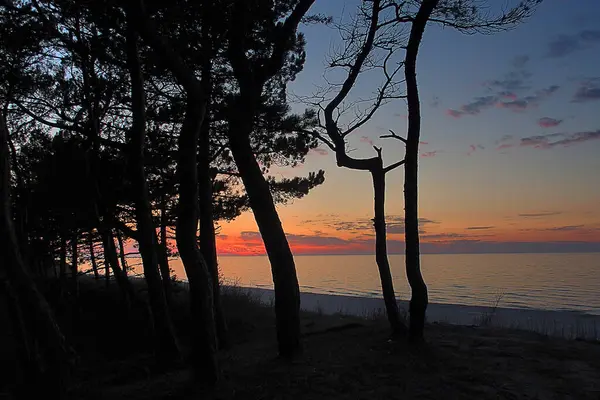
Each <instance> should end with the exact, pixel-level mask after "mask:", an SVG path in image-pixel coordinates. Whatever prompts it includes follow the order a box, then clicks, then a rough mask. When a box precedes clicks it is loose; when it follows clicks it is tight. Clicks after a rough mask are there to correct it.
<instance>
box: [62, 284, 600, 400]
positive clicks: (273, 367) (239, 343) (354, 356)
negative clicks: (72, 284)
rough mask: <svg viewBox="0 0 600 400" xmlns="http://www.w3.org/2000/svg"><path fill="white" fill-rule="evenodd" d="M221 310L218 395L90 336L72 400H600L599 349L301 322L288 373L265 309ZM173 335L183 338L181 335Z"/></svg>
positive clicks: (248, 305) (232, 300) (538, 338)
mask: <svg viewBox="0 0 600 400" xmlns="http://www.w3.org/2000/svg"><path fill="white" fill-rule="evenodd" d="M224 306H225V310H226V311H227V312H228V322H229V327H230V330H231V338H232V342H233V343H232V348H231V349H230V350H227V351H222V352H220V354H219V359H220V366H221V370H222V377H221V380H220V382H219V384H218V385H217V387H216V388H215V389H214V390H206V389H203V388H201V387H199V386H198V385H196V384H194V382H195V381H196V380H195V379H194V378H193V376H192V374H191V373H190V372H189V370H187V369H186V368H185V367H184V366H179V367H177V368H174V369H172V370H170V371H168V372H164V371H157V370H156V369H155V368H154V366H153V363H152V357H151V356H150V355H148V354H145V353H144V352H143V351H141V350H140V351H137V352H136V353H135V354H127V355H124V354H117V353H113V354H112V355H107V354H106V352H105V351H100V350H99V349H98V348H97V346H102V345H96V344H93V345H91V344H90V343H92V342H94V343H97V342H98V337H96V338H94V339H89V336H87V337H88V340H87V341H85V340H79V342H78V343H76V348H77V350H78V351H79V353H80V355H81V364H80V366H79V367H78V370H77V371H76V372H75V374H74V376H73V385H72V388H71V397H72V398H82V399H136V400H142V399H204V398H206V399H384V398H385V399H596V400H597V399H600V344H599V343H593V342H584V341H567V340H564V339H557V338H548V337H545V336H542V335H539V334H534V333H528V332H523V331H515V330H504V329H496V328H493V329H492V328H482V327H466V326H452V325H445V324H431V325H428V326H427V329H426V334H427V340H426V343H424V344H421V345H411V344H409V343H407V342H406V340H404V339H399V340H391V339H390V337H389V329H388V327H387V325H386V322H385V320H382V319H381V318H373V319H369V320H366V319H360V318H356V317H349V316H341V315H334V316H327V315H321V314H318V313H304V314H303V315H302V326H303V332H304V334H303V335H304V337H303V344H304V352H303V354H302V356H300V357H299V358H298V359H297V360H295V361H294V362H292V363H290V362H285V361H283V360H280V359H278V358H277V357H276V341H275V331H274V320H273V315H272V311H271V309H270V308H269V307H264V306H260V305H258V304H257V303H256V302H255V301H254V300H253V299H252V298H251V296H250V295H248V294H245V293H244V292H243V291H242V290H239V289H237V290H235V291H234V293H229V294H228V295H227V296H226V297H225V300H224ZM93 318H94V319H97V318H102V315H100V314H99V313H96V314H94V315H93ZM178 319H181V321H184V315H180V316H177V315H176V320H178ZM138 325H139V324H138ZM98 326H100V325H98ZM110 326H111V327H112V328H114V325H110ZM179 328H180V330H183V332H184V333H185V326H184V325H182V326H180V327H179ZM123 329H125V328H123ZM100 334H101V335H108V334H110V332H109V331H108V330H106V331H102V332H101V333H100ZM80 336H81V335H80ZM112 338H114V332H113V336H112ZM120 338H121V341H122V343H121V348H129V347H127V346H130V347H131V346H132V347H131V348H137V349H141V348H143V346H142V345H141V343H143V341H140V340H139V339H138V338H136V337H128V336H127V335H126V334H125V330H123V331H122V334H121V336H120ZM112 340H113V339H111V338H107V341H106V343H105V345H106V346H108V347H115V345H114V344H112V345H111V344H110V343H111V341H112ZM86 343H87V344H86ZM117 347H119V346H117ZM121 352H123V350H122V351H121ZM100 353H101V354H100ZM94 355H95V356H94Z"/></svg>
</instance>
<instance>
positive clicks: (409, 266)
mask: <svg viewBox="0 0 600 400" xmlns="http://www.w3.org/2000/svg"><path fill="white" fill-rule="evenodd" d="M438 1H439V0H423V2H422V3H421V6H420V8H419V11H418V12H417V15H416V16H415V19H414V20H413V23H412V28H411V32H410V37H409V40H408V45H407V48H406V59H405V61H404V75H405V79H406V94H407V104H408V133H407V137H406V157H405V159H406V163H405V165H404V218H405V219H404V221H405V222H404V225H405V226H404V229H405V241H406V276H407V278H408V283H409V284H410V288H411V292H412V296H411V299H410V306H409V312H410V325H409V338H410V340H412V341H422V340H423V330H424V327H425V315H426V311H427V304H428V302H429V299H428V295H427V285H426V284H425V281H424V279H423V275H422V274H421V265H420V256H419V253H420V251H419V213H418V209H419V201H418V191H419V190H418V159H419V138H420V135H421V110H420V103H419V90H418V87H417V72H416V67H417V54H418V52H419V46H420V44H421V39H422V38H423V32H424V30H425V25H427V21H428V20H429V17H430V15H431V13H432V12H433V10H434V8H435V7H436V6H437V3H438Z"/></svg>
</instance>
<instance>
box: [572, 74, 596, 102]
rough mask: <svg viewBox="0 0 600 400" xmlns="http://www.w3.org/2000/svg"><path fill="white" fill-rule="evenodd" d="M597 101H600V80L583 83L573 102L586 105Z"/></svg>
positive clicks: (589, 80)
mask: <svg viewBox="0 0 600 400" xmlns="http://www.w3.org/2000/svg"><path fill="white" fill-rule="evenodd" d="M597 100H600V78H592V79H588V80H587V81H584V82H582V83H581V85H580V86H579V88H578V89H577V91H576V92H575V95H574V96H573V100H572V102H573V103H586V102H588V101H597Z"/></svg>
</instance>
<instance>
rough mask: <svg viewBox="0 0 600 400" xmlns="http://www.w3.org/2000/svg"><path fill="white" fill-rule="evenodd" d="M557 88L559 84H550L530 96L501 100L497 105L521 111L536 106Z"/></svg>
mask: <svg viewBox="0 0 600 400" xmlns="http://www.w3.org/2000/svg"><path fill="white" fill-rule="evenodd" d="M558 89H560V86H558V85H552V86H549V87H547V88H544V89H541V90H538V91H537V92H535V93H534V94H533V95H531V96H525V97H523V98H521V99H517V100H512V101H501V102H499V103H498V107H500V108H506V109H509V110H511V111H514V112H523V111H525V110H527V109H529V108H534V107H537V106H538V105H539V104H540V102H541V101H543V100H545V99H547V98H548V97H550V96H551V95H552V94H554V93H555V92H556V91H557V90H558Z"/></svg>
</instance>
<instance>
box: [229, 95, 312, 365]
mask: <svg viewBox="0 0 600 400" xmlns="http://www.w3.org/2000/svg"><path fill="white" fill-rule="evenodd" d="M251 109H252V103H251V102H244V103H242V104H240V106H239V107H238V109H237V110H238V114H237V115H236V118H235V119H232V120H231V121H230V128H229V132H228V137H229V144H230V148H231V152H232V155H233V158H234V160H235V163H236V165H237V168H238V171H239V173H240V176H241V177H242V181H243V182H244V187H245V188H246V192H247V193H248V198H249V199H250V206H251V208H252V211H253V213H254V218H255V220H256V223H257V225H258V229H259V231H260V234H261V236H262V239H263V241H264V244H265V249H266V251H267V255H268V257H269V261H270V263H271V272H272V274H273V283H274V287H275V316H276V320H277V341H278V344H279V355H280V356H281V357H284V358H292V357H294V356H295V355H296V354H297V353H299V352H301V343H300V288H299V286H298V277H297V276H296V266H295V264H294V256H293V255H292V250H291V249H290V246H289V243H288V241H287V238H286V236H285V232H284V230H283V226H282V225H281V220H280V219H279V215H278V214H277V210H276V209H275V203H274V201H273V196H272V195H271V190H270V188H269V184H268V183H267V181H266V180H265V178H264V176H263V174H262V171H261V170H260V166H259V165H258V162H257V161H256V158H255V157H254V154H253V152H252V147H251V145H250V139H249V136H250V133H251V131H252V121H253V114H252V111H251Z"/></svg>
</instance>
